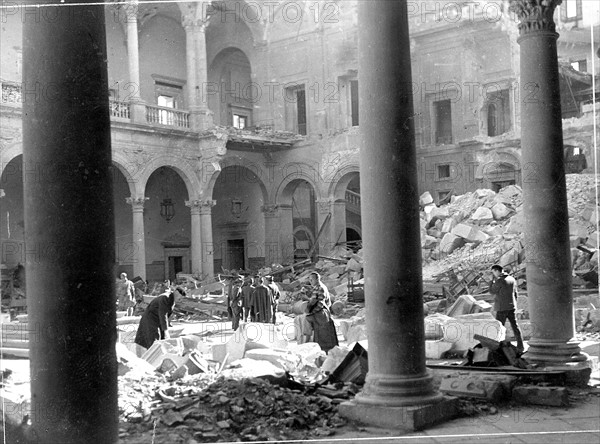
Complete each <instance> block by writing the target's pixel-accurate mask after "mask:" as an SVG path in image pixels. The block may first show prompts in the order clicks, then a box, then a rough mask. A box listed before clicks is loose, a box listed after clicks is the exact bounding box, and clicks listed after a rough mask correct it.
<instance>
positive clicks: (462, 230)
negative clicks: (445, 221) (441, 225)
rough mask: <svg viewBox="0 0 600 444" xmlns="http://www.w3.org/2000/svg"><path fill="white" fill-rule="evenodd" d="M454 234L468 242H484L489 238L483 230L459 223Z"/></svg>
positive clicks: (453, 231)
mask: <svg viewBox="0 0 600 444" xmlns="http://www.w3.org/2000/svg"><path fill="white" fill-rule="evenodd" d="M452 234H454V235H456V236H459V237H462V238H463V239H464V240H465V241H466V242H484V241H486V240H487V239H488V238H489V236H488V235H487V234H485V233H484V232H483V231H480V230H478V229H477V228H475V227H472V226H470V225H467V224H458V225H457V226H456V227H454V229H453V230H452Z"/></svg>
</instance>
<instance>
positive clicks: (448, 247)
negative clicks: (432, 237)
mask: <svg viewBox="0 0 600 444" xmlns="http://www.w3.org/2000/svg"><path fill="white" fill-rule="evenodd" d="M449 220H450V219H449ZM464 244H465V240H464V239H463V238H462V237H459V236H457V235H455V234H452V233H446V234H445V235H444V237H443V238H442V241H441V242H440V248H439V250H440V253H441V254H442V255H448V254H451V253H452V252H453V251H454V250H456V249H457V248H460V247H462V246H463V245H464Z"/></svg>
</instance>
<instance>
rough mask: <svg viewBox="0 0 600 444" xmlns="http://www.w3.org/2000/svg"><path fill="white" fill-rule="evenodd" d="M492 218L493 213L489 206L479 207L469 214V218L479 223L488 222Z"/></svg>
mask: <svg viewBox="0 0 600 444" xmlns="http://www.w3.org/2000/svg"><path fill="white" fill-rule="evenodd" d="M493 219H494V215H493V214H492V211H491V210H490V209H489V208H486V207H479V208H477V209H476V210H475V212H474V213H473V214H472V215H471V220H473V221H475V222H479V223H488V222H491V221H492V220H493Z"/></svg>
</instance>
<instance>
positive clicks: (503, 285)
mask: <svg viewBox="0 0 600 444" xmlns="http://www.w3.org/2000/svg"><path fill="white" fill-rule="evenodd" d="M492 274H493V275H494V278H493V279H492V283H491V285H490V293H491V294H493V295H494V296H495V300H494V310H496V319H497V320H498V321H500V323H501V324H502V325H504V324H505V323H506V320H507V319H508V321H509V322H510V326H511V327H512V330H513V332H514V334H515V338H516V339H517V350H518V351H519V352H521V353H522V352H523V349H524V348H523V337H522V335H521V330H520V328H519V324H517V319H516V317H515V311H516V308H517V281H515V278H513V277H512V276H509V274H508V273H506V272H505V271H504V269H503V268H502V266H501V265H498V264H496V265H493V266H492Z"/></svg>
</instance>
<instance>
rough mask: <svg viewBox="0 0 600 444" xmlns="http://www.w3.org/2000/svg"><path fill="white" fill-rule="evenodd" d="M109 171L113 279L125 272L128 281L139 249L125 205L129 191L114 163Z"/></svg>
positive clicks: (127, 207)
mask: <svg viewBox="0 0 600 444" xmlns="http://www.w3.org/2000/svg"><path fill="white" fill-rule="evenodd" d="M111 170H112V177H113V205H114V215H115V262H116V269H115V277H116V276H118V275H119V274H120V273H123V272H125V273H127V276H129V279H132V278H134V277H135V276H134V275H133V264H134V261H135V260H137V258H136V255H135V254H136V252H137V249H138V248H139V247H138V246H137V245H136V243H135V240H134V238H133V215H132V207H131V205H130V204H128V203H127V198H128V197H131V190H130V188H129V183H128V182H127V179H126V178H125V176H124V175H123V173H122V172H121V170H119V168H117V167H116V166H115V165H114V163H113V167H112V169H111Z"/></svg>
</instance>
